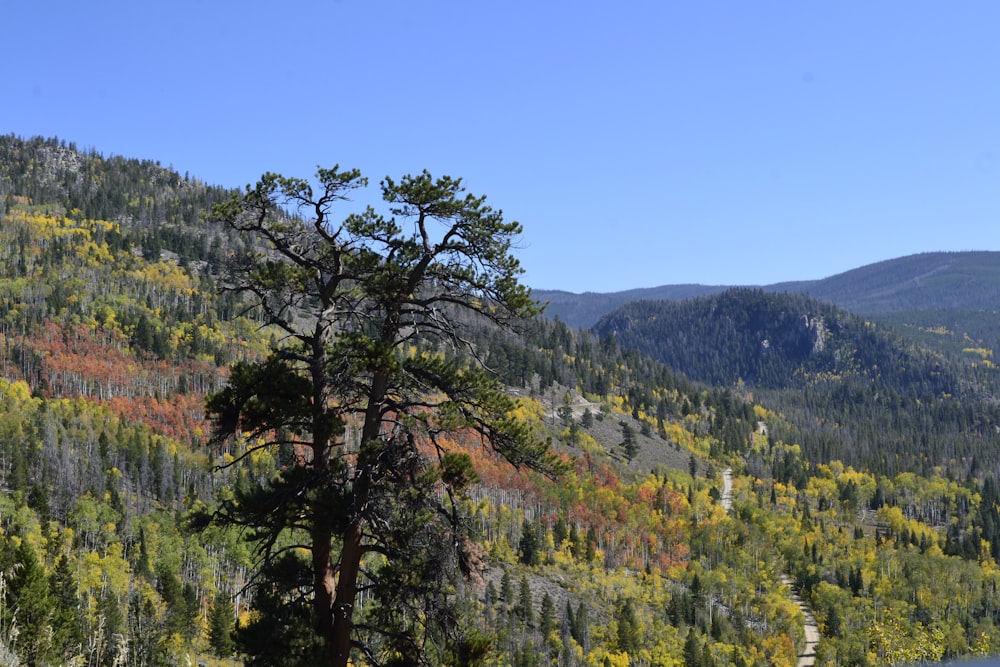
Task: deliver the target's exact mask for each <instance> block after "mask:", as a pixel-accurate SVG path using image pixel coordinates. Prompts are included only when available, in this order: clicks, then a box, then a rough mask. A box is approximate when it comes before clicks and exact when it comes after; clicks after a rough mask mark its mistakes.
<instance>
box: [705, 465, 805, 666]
mask: <svg viewBox="0 0 1000 667" xmlns="http://www.w3.org/2000/svg"><path fill="white" fill-rule="evenodd" d="M719 503H720V504H721V505H722V508H723V509H724V510H726V513H727V514H728V513H729V512H730V511H732V509H733V469H732V468H726V469H725V470H723V471H722V498H720V500H719ZM781 583H783V584H785V585H786V586H788V587H789V588H790V589H792V602H794V603H795V604H797V605H798V606H799V609H800V610H801V611H802V615H803V616H805V619H806V624H805V628H804V630H805V636H806V645H805V647H804V648H803V649H802V652H801V653H799V660H798V662H797V663H796V665H795V667H813V666H814V665H815V664H816V644H818V643H819V625H817V624H816V617H815V616H813V613H812V610H811V609H810V608H809V606H808V605H806V603H805V600H803V599H802V598H801V597H799V594H798V591H796V590H795V588H794V587H793V586H792V578H791V577H789V576H788V575H787V574H782V575H781Z"/></svg>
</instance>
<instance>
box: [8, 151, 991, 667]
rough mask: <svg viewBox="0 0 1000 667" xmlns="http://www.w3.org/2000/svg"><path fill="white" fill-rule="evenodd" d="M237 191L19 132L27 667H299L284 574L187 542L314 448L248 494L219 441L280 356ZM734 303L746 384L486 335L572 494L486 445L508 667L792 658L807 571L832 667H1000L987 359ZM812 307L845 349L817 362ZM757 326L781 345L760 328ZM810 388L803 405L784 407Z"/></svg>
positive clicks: (13, 231) (478, 572)
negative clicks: (255, 363)
mask: <svg viewBox="0 0 1000 667" xmlns="http://www.w3.org/2000/svg"><path fill="white" fill-rule="evenodd" d="M226 194H227V193H226V191H225V190H224V189H221V188H214V187H209V186H205V185H204V184H201V183H199V182H197V181H196V180H194V179H190V178H187V177H184V176H181V175H179V174H177V173H175V172H174V171H173V170H170V169H164V168H162V167H160V166H158V165H156V164H155V163H151V162H147V161H140V160H133V159H125V158H105V157H103V156H101V155H100V154H98V153H97V152H96V151H84V152H81V151H79V150H76V149H75V147H73V146H72V145H67V144H65V143H64V142H61V141H58V140H55V139H32V140H22V139H20V138H17V137H10V136H8V137H0V255H2V256H3V261H2V262H0V364H2V369H3V372H2V378H0V487H2V489H3V493H2V495H0V529H2V532H0V575H2V579H0V580H2V582H3V583H2V587H0V660H3V662H4V664H29V665H45V664H78V665H79V664H87V665H179V664H194V663H197V662H204V663H206V664H234V663H243V662H248V663H250V662H256V663H257V664H269V662H268V661H269V660H270V664H281V658H280V656H278V657H275V656H270V657H268V655H267V650H268V646H267V645H266V644H267V643H268V642H267V641H264V642H262V641H261V640H262V639H264V640H268V639H271V637H270V636H265V635H261V634H260V633H257V634H256V635H248V634H247V633H245V632H240V631H239V629H240V628H245V627H247V625H248V623H249V621H250V620H251V617H250V613H251V612H250V611H249V610H250V609H251V605H252V604H253V603H254V602H255V600H254V599H253V598H252V596H253V595H254V590H255V589H253V588H248V587H247V584H248V583H249V578H250V576H251V573H253V572H255V571H256V567H257V565H259V554H258V553H255V552H254V551H253V550H252V548H251V543H249V542H248V541H246V540H245V539H244V535H243V534H242V533H241V531H240V530H238V529H236V528H225V529H224V528H218V527H213V528H210V529H208V530H201V531H198V530H196V526H193V525H192V524H191V518H192V517H195V516H200V515H202V514H204V513H205V512H211V511H213V509H214V508H215V507H217V506H218V505H217V504H218V503H220V502H224V501H227V500H232V498H233V497H234V495H235V494H234V490H235V489H238V488H243V489H245V488H249V487H251V486H252V485H254V484H259V483H260V480H261V479H264V478H265V477H266V476H268V475H270V474H271V473H273V472H274V471H275V470H277V469H280V468H281V467H282V466H284V465H286V464H287V463H288V461H287V460H283V459H282V457H283V456H293V455H294V452H287V451H286V452H279V454H278V455H277V456H272V455H269V454H267V453H265V452H260V453H258V454H255V455H253V456H251V457H250V459H249V460H250V464H251V465H250V466H249V467H248V468H246V469H243V470H241V471H240V472H236V471H235V470H230V471H228V472H224V471H219V470H216V469H215V465H216V464H218V463H225V462H228V461H231V460H233V457H234V456H240V455H242V454H244V453H246V450H245V449H240V447H241V445H238V444H236V445H232V446H230V447H229V448H212V447H209V446H208V441H207V434H208V432H209V430H210V427H211V424H209V423H207V422H206V421H205V411H204V406H205V397H206V395H207V394H208V393H210V392H213V391H216V390H217V389H219V388H220V387H222V386H224V383H225V380H226V378H227V376H228V373H229V370H228V369H229V367H230V365H231V364H232V363H233V362H235V361H240V360H254V359H259V358H261V356H262V355H263V354H265V352H266V350H267V349H268V347H269V345H270V344H271V340H270V332H269V331H267V330H266V329H261V328H260V326H259V322H257V321H253V320H251V319H249V318H248V317H247V313H246V312H245V309H244V304H242V303H241V302H240V301H238V300H237V299H236V298H235V297H234V296H232V295H231V294H229V293H226V292H222V291H220V288H219V276H220V270H221V267H222V266H223V264H224V263H225V262H226V261H227V257H229V255H230V254H231V253H234V252H236V251H240V250H243V249H246V248H247V247H248V245H247V244H249V243H250V242H249V241H248V240H246V239H244V238H242V237H240V236H239V235H237V234H234V233H230V232H227V231H225V230H224V229H223V228H221V227H214V226H212V225H211V224H209V223H207V222H205V221H204V220H203V219H202V217H201V215H200V214H201V212H202V211H203V210H205V209H206V208H207V207H209V206H211V205H212V204H213V203H215V202H217V201H219V200H221V199H222V198H223V197H225V196H226ZM726 298H727V299H729V300H730V302H731V303H728V305H725V307H724V305H723V304H722V303H721V302H720V304H718V305H717V306H716V312H724V311H725V312H728V313H729V316H730V317H731V318H733V320H734V324H733V325H732V326H731V327H730V328H729V329H726V330H725V331H726V332H728V333H727V335H728V339H727V340H726V341H725V344H723V343H722V342H720V343H719V345H720V347H717V348H713V347H711V344H710V341H707V340H706V341H699V342H698V344H699V345H702V346H703V347H701V348H699V350H701V351H703V353H704V355H706V356H705V359H704V368H705V372H706V373H709V372H710V373H717V374H718V377H719V378H726V379H725V381H721V380H715V379H711V378H707V377H705V378H699V375H698V373H696V372H694V371H695V370H697V367H696V366H695V365H687V366H686V365H684V364H693V362H692V361H691V360H690V359H688V360H686V361H684V363H683V364H682V363H680V362H678V363H677V366H674V365H673V362H671V364H670V365H667V364H664V363H662V361H658V360H655V359H654V358H653V357H652V356H651V355H649V354H645V353H643V352H641V351H639V350H637V349H630V348H629V347H627V346H626V345H625V344H624V341H623V339H622V338H621V336H620V334H619V335H617V336H616V337H607V336H606V337H599V336H597V335H594V334H591V333H587V332H580V331H574V330H573V329H572V328H570V327H569V326H567V325H566V324H564V323H560V322H552V321H547V320H544V319H539V320H537V321H535V322H533V323H532V326H530V327H528V328H527V330H526V332H525V334H524V335H523V336H515V335H512V334H508V333H500V332H498V331H496V330H494V329H490V328H485V327H484V328H481V329H479V330H475V327H470V336H471V338H472V342H473V344H474V346H475V349H476V350H477V351H478V353H479V355H480V356H481V357H482V358H483V360H484V361H485V363H486V365H487V366H488V367H490V368H491V369H493V370H494V371H495V372H496V373H497V374H498V375H499V377H500V378H501V379H502V380H503V382H504V383H505V385H506V386H507V387H508V388H509V391H510V393H511V394H512V395H513V396H515V397H516V398H517V401H518V402H517V407H516V409H515V413H514V415H515V416H516V417H517V418H518V419H519V420H521V421H522V422H523V423H525V424H530V425H531V426H532V427H533V428H535V429H536V430H537V432H538V433H539V434H541V435H542V436H543V437H546V438H551V440H552V443H553V445H554V447H555V448H556V450H557V451H558V452H559V454H560V456H561V457H562V460H563V462H564V463H565V464H566V466H567V471H566V472H565V474H563V475H562V476H561V477H559V478H558V479H556V480H549V479H547V478H544V477H542V476H538V475H535V474H527V473H518V472H516V471H513V470H511V469H510V468H509V467H508V466H505V465H501V462H500V461H499V460H497V458H496V457H494V456H492V455H489V454H488V453H486V452H485V451H484V450H483V449H482V448H481V447H480V446H479V445H478V443H477V442H473V441H469V442H463V443H460V444H461V445H462V446H464V447H465V448H466V449H465V451H466V452H467V454H468V456H469V459H470V460H471V462H472V463H473V466H474V469H475V473H476V478H477V481H476V483H475V484H473V485H471V486H470V487H469V489H468V494H467V495H466V496H465V497H463V498H461V499H460V502H461V503H462V504H463V508H464V509H465V510H467V512H468V515H469V517H470V519H469V521H468V522H467V523H466V524H465V526H464V529H465V531H466V535H467V537H468V539H469V540H470V543H471V544H473V545H475V546H474V548H471V549H470V553H474V554H475V555H476V556H477V558H476V561H475V563H473V564H472V566H470V568H469V571H468V575H469V576H468V578H467V579H465V580H463V581H461V582H459V583H456V585H455V587H454V588H453V589H452V590H451V595H453V596H454V601H455V602H456V603H457V606H458V608H459V609H460V613H461V624H462V627H463V628H465V630H466V631H467V633H468V635H467V636H470V637H473V636H476V637H479V638H480V640H481V643H480V644H477V645H479V646H481V647H485V649H484V650H485V656H484V657H483V659H482V660H481V661H480V662H481V664H487V665H495V666H521V665H594V666H601V667H602V666H603V665H616V666H624V665H684V666H685V667H714V666H722V665H734V666H735V665H739V666H746V665H760V666H761V667H763V666H764V665H787V666H791V665H794V664H795V663H796V657H797V653H798V651H799V648H801V646H802V645H803V639H804V637H803V625H804V622H805V621H804V617H803V615H802V613H801V611H800V609H799V608H798V606H797V605H796V604H795V603H794V602H793V600H792V597H791V593H792V591H791V589H790V588H789V586H788V585H786V584H784V583H783V579H782V575H783V574H784V575H788V576H790V577H791V578H792V580H793V581H794V582H795V585H796V587H798V588H799V590H800V592H801V594H802V596H803V598H804V599H805V600H806V601H807V602H808V603H809V605H810V606H811V607H812V609H813V610H814V612H815V615H816V618H817V620H818V622H819V625H820V630H821V635H822V640H821V642H820V644H819V646H818V648H817V659H818V662H819V663H820V664H828V665H881V664H904V663H911V662H914V661H920V660H939V659H945V658H955V657H962V656H969V655H988V654H996V653H998V652H1000V629H998V616H1000V608H998V606H997V601H996V590H997V585H998V583H1000V582H998V579H1000V570H998V569H997V563H996V559H995V558H996V555H997V554H998V553H1000V513H998V510H1000V505H998V503H1000V492H998V488H997V485H996V481H995V475H994V474H993V471H994V469H995V463H994V462H993V459H992V458H991V455H990V452H992V451H996V447H995V446H994V445H995V443H993V440H992V438H994V437H995V435H994V434H995V428H994V426H993V425H994V424H995V423H996V421H995V420H994V421H990V420H991V419H993V417H992V416H991V415H992V413H991V412H989V409H988V408H989V406H990V405H991V402H990V397H991V396H992V393H991V391H992V390H991V389H990V387H991V384H990V382H989V378H988V376H985V375H982V376H981V375H979V374H983V373H985V372H986V371H987V370H988V369H987V368H986V367H985V364H980V365H979V366H977V367H976V368H975V369H973V368H972V365H971V362H970V361H969V360H968V359H967V360H966V363H965V364H964V365H961V364H960V365H957V366H956V365H953V364H952V363H951V361H950V360H949V358H947V357H946V356H943V355H942V354H935V353H930V352H927V351H925V350H921V349H919V348H917V347H915V346H913V345H912V344H910V343H902V342H900V339H899V338H897V337H895V336H893V335H891V334H888V333H886V332H883V331H882V330H881V329H880V328H878V327H872V326H870V325H869V324H867V323H865V322H863V321H862V320H858V319H857V318H854V317H852V316H850V315H848V314H846V313H843V312H841V311H836V310H833V309H831V308H830V307H829V306H824V305H817V304H814V303H812V302H808V301H806V300H802V299H800V298H799V297H794V298H790V299H791V300H788V301H782V300H780V299H778V298H777V297H773V296H766V295H762V294H758V293H756V292H746V293H738V294H730V295H729V296H728V297H726ZM705 305H706V304H703V303H699V304H698V305H697V308H703V307H705ZM751 305H752V307H751ZM801 307H804V308H805V309H806V311H807V312H806V313H800V312H799V310H800V309H801ZM644 308H646V306H644ZM740 308H742V309H743V310H744V311H746V312H745V313H743V314H741V313H740ZM727 309H728V310H727ZM643 312H646V313H647V314H649V313H652V312H653V311H652V310H648V309H647V310H646V311H643ZM699 312H700V311H699ZM782 312H784V313H786V315H785V316H781V313H782ZM751 313H756V315H753V316H751ZM806 314H808V315H809V319H810V320H815V321H817V322H818V321H819V320H822V321H823V322H824V325H823V326H824V331H825V332H827V333H828V334H829V336H830V338H829V339H827V338H826V337H825V336H826V334H824V338H823V340H824V341H826V343H825V344H826V345H827V347H825V348H824V350H823V352H822V354H821V355H820V357H815V356H813V350H814V348H815V341H816V340H817V337H816V335H815V334H816V331H815V325H813V328H812V329H810V328H809V326H807V324H808V323H807V322H806V320H807V318H806V317H805V316H804V315H806ZM695 315H696V313H694V312H692V313H691V314H690V316H691V317H692V318H693V317H695ZM764 315H767V316H766V317H764ZM744 316H746V317H747V319H746V320H745V321H746V322H754V321H757V320H754V319H753V318H754V317H758V318H759V322H758V324H754V325H753V326H755V327H756V326H759V327H763V329H761V330H760V331H757V330H756V329H753V328H752V327H750V328H749V329H748V327H749V325H742V326H736V324H735V322H736V321H737V320H736V318H737V317H744ZM644 317H645V316H644ZM670 317H671V319H673V318H675V317H676V318H679V317H680V315H679V314H678V313H673V314H672V315H671V316H670ZM647 319H649V318H647ZM662 319H663V317H660V318H658V320H657V321H659V320H662ZM800 321H801V322H802V323H803V329H802V330H800V329H798V328H797V327H798V322H800ZM634 323H635V326H636V328H640V327H639V324H640V319H639V315H638V314H636V315H635V316H634ZM773 323H778V324H780V327H779V328H777V329H773V330H772V329H770V328H769V327H770V326H771V325H772V324H773ZM471 324H474V323H470V325H471ZM680 325H681V320H680V319H678V321H676V322H674V323H673V326H675V327H679V326H680ZM691 326H693V325H691ZM692 331H697V333H698V336H699V337H700V338H703V337H709V336H712V335H714V333H713V332H714V331H715V329H714V328H712V327H706V326H704V325H702V328H701V329H697V330H692ZM760 332H763V333H765V334H766V336H767V339H768V341H771V340H772V338H773V341H774V344H773V346H771V345H769V347H768V349H769V350H771V352H774V353H775V354H772V355H771V356H770V357H768V356H766V355H765V356H763V357H761V356H759V355H758V356H756V357H754V358H753V359H751V360H750V361H749V362H748V361H746V360H745V359H742V357H740V358H737V357H735V356H732V355H731V353H732V352H734V351H737V350H741V351H743V352H747V351H752V352H754V353H756V352H759V350H760V342H761V339H760V338H759V337H758V333H760ZM692 335H693V333H689V336H692ZM689 342H690V344H694V341H693V340H692V339H690V338H689ZM727 346H728V347H727ZM838 346H839V355H838V353H837V349H838ZM779 351H781V354H780V355H778V354H777V352H779ZM701 353H702V352H699V354H701ZM958 354H959V355H962V354H965V355H966V356H968V357H970V359H971V356H972V355H971V353H962V352H961V350H959V352H958ZM824 355H826V356H824ZM741 364H742V365H741ZM876 366H878V369H876ZM970 373H971V374H970ZM977 373H978V374H977ZM786 374H790V379H789V381H790V382H791V383H792V385H791V387H792V389H793V390H794V391H790V392H789V393H788V395H792V396H794V395H796V394H797V395H799V396H800V397H801V398H800V402H799V403H794V402H786V403H778V402H776V401H777V399H778V398H781V399H782V400H786V399H787V395H783V394H782V393H781V392H782V391H784V390H785V389H784V388H783V387H784V385H782V384H781V383H780V380H781V379H782V378H784V377H785V376H786ZM739 378H742V379H743V383H742V384H741V383H739V382H738V381H737V379H739ZM715 382H718V384H719V385H721V386H715V385H714V384H713V383H715ZM977 396H978V397H979V398H978V399H977V400H975V401H973V400H972V399H973V398H975V397H977ZM949 397H954V400H952V399H950V398H949ZM838 401H839V403H838ZM836 405H840V406H841V408H838V411H832V412H831V411H830V410H831V409H832V408H831V406H836ZM786 410H787V411H786ZM951 410H954V411H955V413H954V415H953V416H948V415H949V414H950V413H949V411H951ZM946 416H947V418H945V417H946ZM905 420H910V421H905ZM242 447H245V445H242ZM886 447H888V449H886ZM880 461H881V462H880ZM726 467H732V468H733V469H734V471H735V474H734V497H733V507H732V510H731V511H730V512H728V513H727V512H726V511H725V510H724V509H723V508H722V507H721V505H720V504H719V502H718V500H719V497H720V494H721V484H722V482H721V476H720V473H721V471H722V470H723V469H724V468H726ZM301 592H302V594H303V595H309V594H310V592H309V590H308V588H303V589H302V591H301ZM256 602H260V600H256ZM270 602H273V603H274V604H276V605H280V604H281V603H282V602H283V600H281V599H276V600H273V601H270ZM364 604H365V603H364V600H363V599H362V602H361V605H362V607H364ZM473 630H475V631H476V633H478V634H476V633H473V632H472V631H473ZM272 643H273V642H272ZM356 658H357V662H358V663H359V664H365V661H364V658H363V656H360V655H358V656H356ZM446 658H447V660H450V661H451V663H450V664H467V663H463V662H462V657H461V656H455V655H452V656H442V663H445V664H447V660H446Z"/></svg>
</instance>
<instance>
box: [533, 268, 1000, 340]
mask: <svg viewBox="0 0 1000 667" xmlns="http://www.w3.org/2000/svg"><path fill="white" fill-rule="evenodd" d="M726 289H728V288H727V287H726V286H721V285H665V286H662V287H653V288H648V289H636V290H628V291H624V292H613V293H607V294H596V293H591V292H588V293H585V294H572V293H569V292H556V291H549V290H535V297H536V298H537V299H539V300H541V301H543V302H545V301H548V302H549V307H548V309H547V311H546V312H547V314H548V315H549V317H557V316H558V317H559V319H561V320H562V321H563V322H565V323H566V324H568V325H570V326H572V327H577V328H587V327H590V326H593V325H594V324H595V323H596V322H597V320H599V319H600V318H601V316H602V315H604V314H606V313H609V312H611V311H612V310H614V309H615V308H617V307H619V306H621V305H624V304H626V303H628V302H629V301H636V300H651V301H659V300H666V301H675V300H680V299H689V298H693V297H698V296H705V295H709V294H717V293H719V292H722V291H724V290H726ZM761 289H763V290H764V291H767V292H788V293H791V294H808V295H809V296H812V297H815V298H817V299H823V300H825V301H829V302H831V303H834V304H836V305H838V306H840V307H841V308H844V309H846V310H849V311H851V312H854V313H858V314H861V315H878V314H886V313H899V312H903V311H1000V252H985V251H983V252H933V253H923V254H919V255H910V256H908V257H901V258H898V259H891V260H886V261H884V262H878V263H876V264H870V265H868V266H863V267H861V268H858V269H853V270H851V271H846V272H844V273H840V274H837V275H835V276H831V277H829V278H824V279H822V280H804V281H797V282H785V283H776V284H773V285H767V286H764V287H762V288H761Z"/></svg>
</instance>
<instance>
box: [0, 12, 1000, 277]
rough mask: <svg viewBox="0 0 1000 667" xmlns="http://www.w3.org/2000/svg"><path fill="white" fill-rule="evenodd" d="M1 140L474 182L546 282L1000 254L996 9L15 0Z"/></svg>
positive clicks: (828, 270)
mask: <svg viewBox="0 0 1000 667" xmlns="http://www.w3.org/2000/svg"><path fill="white" fill-rule="evenodd" d="M2 15H3V17H2V22H3V31H2V37H0V74H2V78H0V91H2V92H0V133H14V134H17V135H21V136H24V137H28V136H33V135H44V136H58V137H60V138H64V139H66V140H67V141H74V142H76V143H77V144H78V145H79V146H81V147H93V148H95V149H97V150H98V151H99V152H101V153H104V154H105V155H109V154H119V155H126V156H128V157H136V158H147V159H153V160H159V161H160V162H161V163H162V164H164V165H173V166H174V168H176V169H177V170H178V171H180V172H181V173H184V172H190V174H191V175H192V176H196V177H198V178H201V179H202V180H205V181H207V182H210V183H213V184H218V185H226V186H234V187H235V186H242V185H245V184H247V183H249V182H252V181H256V179H257V178H258V177H259V176H260V174H261V173H262V172H264V171H277V172H280V173H284V174H287V175H296V176H308V175H311V174H312V173H313V172H314V170H315V167H316V165H323V166H331V165H333V164H335V163H339V164H340V165H341V166H343V167H358V168H360V169H361V170H362V171H363V172H364V173H365V174H366V175H368V176H369V177H370V178H371V179H372V180H373V182H375V183H377V181H378V180H379V179H380V178H381V177H383V176H385V175H391V176H394V177H396V176H400V175H402V174H405V173H411V172H418V171H420V170H421V169H424V168H427V169H429V170H430V171H431V172H432V173H433V174H450V175H453V176H462V177H463V178H464V179H465V181H466V184H467V185H468V187H469V189H470V190H471V191H472V192H474V193H476V194H487V195H488V196H489V199H490V202H491V203H492V204H493V205H494V206H495V207H497V208H501V209H503V211H504V213H505V215H506V216H507V217H508V218H512V219H516V220H519V221H520V222H522V223H523V224H524V226H525V233H524V236H523V238H522V246H523V247H522V248H521V249H520V250H519V251H518V255H519V257H520V258H521V260H522V264H523V265H524V268H525V269H526V270H527V273H526V276H525V279H526V281H527V283H528V284H529V285H531V286H532V287H536V288H551V289H566V290H570V291H576V292H580V291H617V290H622V289H628V288H632V287H651V286H656V285H664V284H675V283H707V284H743V285H749V284H768V283H773V282H779V281H784V280H799V279H812V278H822V277H825V276H828V275H832V274H835V273H839V272H841V271H845V270H848V269H851V268H855V267H858V266H862V265H864V264H869V263H872V262H875V261H879V260H883V259H889V258H893V257H899V256H903V255H908V254H911V253H917V252H924V251H934V250H1000V224H998V222H1000V39H998V37H997V26H1000V3H998V2H995V1H994V0H990V1H981V2H977V1H973V0H968V1H966V0H963V1H962V2H955V3H943V2H930V1H927V2H921V1H918V0H906V1H891V0H880V1H878V2H869V1H865V2H861V1H857V2H854V1H839V0H838V1H837V2H792V1H788V2H768V1H766V0H761V1H755V2H743V1H739V2H737V1H735V0H733V1H731V2H724V1H721V0H710V1H708V2H689V1H687V0H683V1H677V2H668V1H664V0H657V1H649V2H645V1H644V2H587V1H585V0H574V1H572V2H563V1H551V2H537V1H532V2H526V1H521V0H507V1H506V2H489V1H486V0H461V1H459V0H456V1H450V0H442V1H430V0H407V1H403V0H399V1H395V2H389V1H379V0H369V1H367V2H361V1H360V0H341V1H339V2H332V1H326V2H321V1H318V0H285V1H283V2H267V3H264V2H256V1H244V2H236V1H233V2H218V1H212V0H202V1H197V0H175V1H173V2H150V3H147V2H139V1H136V0H127V1H118V2H104V1H102V0H94V1H93V2H78V1H76V0H73V1H68V0H65V1H61V2H58V1H57V2H53V1H51V0H50V1H46V0H32V1H30V2H29V1H28V0H10V1H9V2H7V3H5V5H4V9H3V12H2Z"/></svg>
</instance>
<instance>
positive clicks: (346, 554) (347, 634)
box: [317, 521, 363, 667]
mask: <svg viewBox="0 0 1000 667" xmlns="http://www.w3.org/2000/svg"><path fill="white" fill-rule="evenodd" d="M362 532H363V531H362V529H361V523H360V521H355V522H353V523H352V525H351V526H350V527H349V528H348V529H347V531H346V532H345V533H344V545H343V549H342V551H341V552H340V571H339V572H338V573H337V588H336V592H337V596H336V598H335V599H334V600H333V605H332V607H331V611H332V612H333V625H332V627H331V629H330V632H331V635H330V649H331V653H332V658H333V660H332V663H331V664H332V665H333V666H334V667H347V662H348V660H349V659H350V657H351V631H352V630H353V628H354V622H353V617H354V601H355V598H356V597H357V594H358V573H359V571H360V569H361V554H362V545H361V537H362ZM318 601H319V596H318V595H317V602H318Z"/></svg>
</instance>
